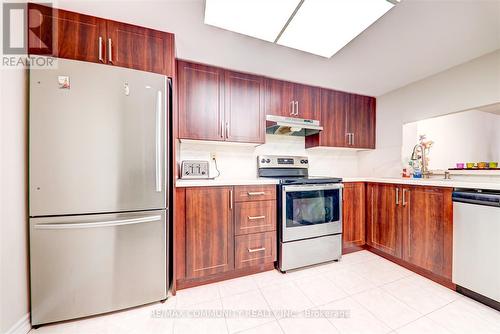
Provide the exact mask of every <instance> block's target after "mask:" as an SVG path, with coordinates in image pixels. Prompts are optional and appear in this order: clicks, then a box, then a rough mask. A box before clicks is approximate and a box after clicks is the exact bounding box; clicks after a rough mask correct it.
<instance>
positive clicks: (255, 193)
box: [247, 191, 266, 196]
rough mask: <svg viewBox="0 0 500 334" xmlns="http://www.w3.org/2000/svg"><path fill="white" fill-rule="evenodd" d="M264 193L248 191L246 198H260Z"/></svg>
mask: <svg viewBox="0 0 500 334" xmlns="http://www.w3.org/2000/svg"><path fill="white" fill-rule="evenodd" d="M265 194H266V193H265V192H264V191H253V192H252V191H250V192H247V195H248V196H262V195H265Z"/></svg>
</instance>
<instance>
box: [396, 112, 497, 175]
mask: <svg viewBox="0 0 500 334" xmlns="http://www.w3.org/2000/svg"><path fill="white" fill-rule="evenodd" d="M499 132H500V115H497V114H493V113H487V112H483V111H479V110H468V111H463V112H459V113H454V114H450V115H445V116H440V117H433V118H429V119H425V120H421V121H417V122H412V123H408V124H405V125H404V126H403V149H402V156H403V163H405V162H407V161H409V159H410V158H411V154H412V151H413V147H414V146H415V144H417V143H418V139H419V136H420V135H426V136H427V140H432V141H434V144H433V145H432V147H431V150H430V154H429V158H430V161H429V168H430V169H431V170H435V169H448V168H451V167H455V165H456V163H457V162H461V163H466V162H480V161H486V162H489V161H499V160H500V142H499V141H498V140H497V133H499Z"/></svg>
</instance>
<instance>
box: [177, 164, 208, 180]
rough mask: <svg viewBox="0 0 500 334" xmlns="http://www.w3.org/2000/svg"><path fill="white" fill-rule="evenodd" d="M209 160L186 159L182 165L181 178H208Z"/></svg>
mask: <svg viewBox="0 0 500 334" xmlns="http://www.w3.org/2000/svg"><path fill="white" fill-rule="evenodd" d="M208 166H209V165H208V161H203V160H185V161H183V162H182V165H181V179H208V178H209V176H208V174H209V173H208V172H209V170H208Z"/></svg>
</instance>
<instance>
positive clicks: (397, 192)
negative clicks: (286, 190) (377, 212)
mask: <svg viewBox="0 0 500 334" xmlns="http://www.w3.org/2000/svg"><path fill="white" fill-rule="evenodd" d="M396 205H399V188H396Z"/></svg>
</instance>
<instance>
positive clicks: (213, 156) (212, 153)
mask: <svg viewBox="0 0 500 334" xmlns="http://www.w3.org/2000/svg"><path fill="white" fill-rule="evenodd" d="M210 159H211V160H215V159H217V155H216V154H215V152H210Z"/></svg>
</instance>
